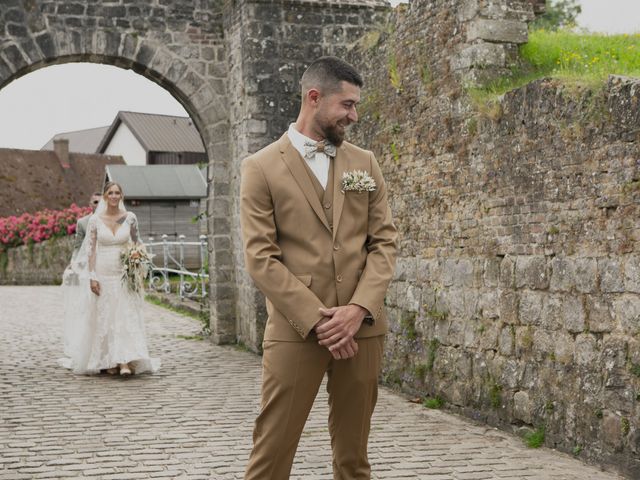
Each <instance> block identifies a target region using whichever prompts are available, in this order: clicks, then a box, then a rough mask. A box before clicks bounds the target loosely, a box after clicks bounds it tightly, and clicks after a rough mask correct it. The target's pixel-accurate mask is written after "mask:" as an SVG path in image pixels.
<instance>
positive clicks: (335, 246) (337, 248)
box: [333, 244, 340, 252]
mask: <svg viewBox="0 0 640 480" xmlns="http://www.w3.org/2000/svg"><path fill="white" fill-rule="evenodd" d="M333 249H334V250H335V251H336V252H337V251H338V250H340V245H338V244H336V245H334V246H333Z"/></svg>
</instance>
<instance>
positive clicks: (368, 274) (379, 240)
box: [349, 154, 398, 321]
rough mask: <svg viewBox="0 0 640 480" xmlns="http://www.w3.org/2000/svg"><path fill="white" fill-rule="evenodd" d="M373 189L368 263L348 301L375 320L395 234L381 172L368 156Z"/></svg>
mask: <svg viewBox="0 0 640 480" xmlns="http://www.w3.org/2000/svg"><path fill="white" fill-rule="evenodd" d="M371 175H372V176H373V179H374V180H375V182H376V186H377V188H376V190H375V191H374V192H373V193H372V194H371V195H370V196H369V222H368V228H367V244H366V245H367V252H368V253H367V261H366V264H365V267H364V269H363V271H362V274H361V275H360V279H359V281H358V285H357V287H356V290H355V292H354V293H353V296H352V297H351V301H350V302H349V303H355V304H357V305H360V306H361V307H364V308H366V309H367V310H369V313H371V315H372V316H373V319H374V321H376V319H377V318H378V317H380V315H381V314H382V309H383V305H384V297H385V294H386V292H387V288H388V287H389V282H391V279H392V278H393V272H394V269H395V265H396V250H397V240H398V231H397V230H396V227H395V226H394V225H393V221H392V218H391V209H390V208H389V203H388V200H387V187H386V184H385V182H384V178H383V177H382V172H381V170H380V167H379V166H378V162H377V161H376V159H375V157H374V156H373V154H371Z"/></svg>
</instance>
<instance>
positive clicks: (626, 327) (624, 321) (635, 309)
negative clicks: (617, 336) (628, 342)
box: [613, 293, 640, 336]
mask: <svg viewBox="0 0 640 480" xmlns="http://www.w3.org/2000/svg"><path fill="white" fill-rule="evenodd" d="M613 311H614V312H615V316H616V320H617V322H618V324H619V325H620V327H621V328H622V331H624V332H625V333H627V334H629V335H632V336H636V335H638V334H640V295H637V294H635V293H628V294H624V295H621V296H619V297H617V298H616V299H615V300H614V301H613Z"/></svg>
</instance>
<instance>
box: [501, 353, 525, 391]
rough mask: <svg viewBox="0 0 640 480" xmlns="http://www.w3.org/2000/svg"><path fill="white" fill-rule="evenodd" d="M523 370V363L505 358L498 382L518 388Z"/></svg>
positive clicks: (507, 386)
mask: <svg viewBox="0 0 640 480" xmlns="http://www.w3.org/2000/svg"><path fill="white" fill-rule="evenodd" d="M523 370H524V365H521V364H520V363H518V362H517V361H516V360H513V359H507V360H506V361H505V362H504V365H503V366H502V371H501V372H500V376H499V378H500V384H501V385H503V386H504V387H506V388H509V389H514V388H518V386H519V384H520V379H521V378H522V373H523Z"/></svg>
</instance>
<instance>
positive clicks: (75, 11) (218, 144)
mask: <svg viewBox="0 0 640 480" xmlns="http://www.w3.org/2000/svg"><path fill="white" fill-rule="evenodd" d="M187 3H192V2H174V3H173V4H172V5H167V6H156V7H153V8H151V7H150V6H148V5H147V6H141V5H135V4H132V5H127V6H124V5H115V6H114V5H100V4H88V3H87V2H73V3H72V2H63V1H55V2H36V1H34V0H25V1H22V2H18V1H15V2H13V1H9V2H2V4H1V5H0V32H1V33H4V36H3V37H1V38H0V88H2V87H3V86H5V85H6V84H8V83H9V82H11V81H13V80H15V79H17V78H19V77H21V76H22V75H25V74H27V73H29V72H32V71H35V70H37V69H39V68H42V67H45V66H49V65H55V64H63V63H69V62H89V63H102V64H108V65H113V66H117V67H121V68H125V69H131V70H133V71H135V72H136V73H138V74H140V75H142V76H144V77H146V78H148V79H150V80H152V81H154V82H155V83H157V84H159V85H160V86H162V87H163V88H165V89H166V90H168V91H169V92H170V93H171V94H172V95H173V96H174V97H175V98H176V99H177V100H178V101H179V102H180V103H181V104H182V105H183V106H184V108H185V109H186V110H187V112H188V113H189V115H190V116H191V118H192V119H193V120H194V123H195V125H196V127H197V128H198V130H199V132H200V134H201V136H202V139H203V143H204V145H205V147H206V149H207V154H208V158H209V166H208V172H209V175H208V177H209V178H208V191H209V201H208V218H209V220H208V232H209V237H210V242H209V245H210V246H209V258H210V265H209V271H210V272H211V282H210V294H211V317H212V318H211V320H212V321H211V324H212V330H213V332H214V336H215V341H217V342H219V343H223V342H229V341H235V328H234V327H235V320H234V312H233V309H232V308H230V305H229V303H232V301H233V300H231V302H230V301H229V300H230V299H229V298H228V297H229V293H228V292H229V291H231V292H233V284H234V279H233V268H232V266H231V265H229V264H228V262H227V263H225V262H221V261H220V257H221V256H222V257H224V256H225V253H226V252H225V251H224V249H223V248H220V246H221V245H224V244H227V245H229V244H230V242H229V240H228V239H229V238H230V228H231V224H230V222H228V221H227V220H228V218H229V216H230V210H229V205H230V202H229V199H228V197H229V191H230V189H229V186H228V183H229V179H230V176H229V173H228V172H229V166H230V155H229V144H228V125H229V111H228V108H227V104H226V102H225V98H226V71H227V68H226V61H225V58H226V53H225V45H224V42H223V33H222V22H221V8H222V3H223V2H221V1H220V2H213V1H212V2H207V5H208V7H209V8H208V9H207V11H204V10H202V11H200V10H197V9H192V10H191V11H189V9H185V8H184V6H186V5H187ZM181 4H182V5H181ZM216 7H217V8H216ZM216 12H217V13H216ZM214 179H215V180H214ZM225 240H226V241H225ZM226 256H227V257H230V255H228V254H226ZM223 263H225V264H223Z"/></svg>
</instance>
